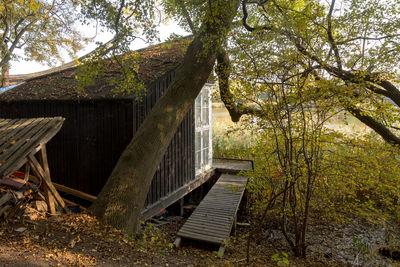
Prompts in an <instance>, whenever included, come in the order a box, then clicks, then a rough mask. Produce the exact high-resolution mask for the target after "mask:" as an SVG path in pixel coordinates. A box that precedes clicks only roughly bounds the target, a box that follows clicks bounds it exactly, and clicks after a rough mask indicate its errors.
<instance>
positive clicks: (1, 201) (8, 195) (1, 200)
mask: <svg viewBox="0 0 400 267" xmlns="http://www.w3.org/2000/svg"><path fill="white" fill-rule="evenodd" d="M11 198H12V194H11V193H10V192H7V193H5V194H4V195H3V196H2V197H1V198H0V207H1V206H3V204H5V203H7V202H8V201H9V200H10V199H11Z"/></svg>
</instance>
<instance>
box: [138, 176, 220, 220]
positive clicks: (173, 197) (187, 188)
mask: <svg viewBox="0 0 400 267" xmlns="http://www.w3.org/2000/svg"><path fill="white" fill-rule="evenodd" d="M214 174H215V169H210V171H209V172H207V173H205V174H204V173H203V174H200V175H198V176H197V179H195V180H193V181H191V182H190V183H188V184H186V185H184V186H182V187H181V188H179V189H178V190H175V191H174V192H172V193H171V194H169V195H167V196H165V197H163V198H161V199H160V200H158V201H157V202H155V203H154V204H152V205H150V206H149V207H146V208H145V209H144V210H143V211H142V216H140V219H141V220H144V219H147V218H150V217H151V216H153V215H154V214H156V213H157V212H158V211H160V210H161V209H164V208H166V207H168V206H170V205H172V204H173V203H175V202H176V201H178V200H179V199H181V198H182V197H184V196H185V195H187V194H189V193H190V192H192V191H193V190H194V189H196V188H197V187H199V186H200V185H202V184H203V183H205V182H207V181H208V180H209V179H210V178H211V177H213V176H214Z"/></svg>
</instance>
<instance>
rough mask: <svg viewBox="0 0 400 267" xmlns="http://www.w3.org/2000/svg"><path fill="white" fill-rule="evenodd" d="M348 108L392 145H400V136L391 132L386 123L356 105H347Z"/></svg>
mask: <svg viewBox="0 0 400 267" xmlns="http://www.w3.org/2000/svg"><path fill="white" fill-rule="evenodd" d="M346 110H347V111H348V112H350V114H352V115H353V116H354V117H356V118H357V119H358V120H360V121H361V122H362V123H364V124H365V125H367V126H368V127H370V128H371V129H372V130H374V131H375V132H376V133H377V134H379V135H380V136H381V137H382V138H383V139H384V140H385V141H386V142H388V143H390V144H392V145H400V138H399V137H397V136H396V135H395V134H394V133H393V132H391V131H390V130H389V129H388V128H387V127H386V126H385V125H383V124H382V123H380V122H378V121H376V120H375V119H374V118H372V117H371V116H369V115H366V114H364V113H363V112H362V111H361V110H360V109H357V108H355V107H347V108H346Z"/></svg>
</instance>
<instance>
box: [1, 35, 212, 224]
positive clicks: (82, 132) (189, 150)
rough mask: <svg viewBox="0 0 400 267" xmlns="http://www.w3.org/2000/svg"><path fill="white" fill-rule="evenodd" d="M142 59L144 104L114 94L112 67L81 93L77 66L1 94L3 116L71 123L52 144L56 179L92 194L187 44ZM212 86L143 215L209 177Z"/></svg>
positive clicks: (154, 50) (168, 156)
mask: <svg viewBox="0 0 400 267" xmlns="http://www.w3.org/2000/svg"><path fill="white" fill-rule="evenodd" d="M140 54H141V63H140V68H139V73H138V75H139V78H140V79H141V80H142V81H143V83H144V84H145V87H146V93H145V94H143V95H142V97H141V98H140V99H137V98H136V97H135V96H134V95H133V94H132V95H130V94H116V93H113V92H112V90H113V89H114V88H113V86H110V83H109V80H110V79H111V78H112V77H113V76H114V75H115V73H118V69H116V67H114V66H109V69H107V71H106V73H105V75H104V77H102V78H100V79H97V80H96V81H95V83H94V84H93V85H91V86H88V87H87V88H86V89H85V90H83V91H78V90H77V89H76V80H75V78H74V77H75V75H76V68H75V67H72V68H68V69H65V70H61V71H56V72H53V73H47V74H46V75H43V76H39V77H35V78H32V79H30V80H26V81H25V82H24V83H23V84H20V85H19V86H17V87H14V88H13V89H10V90H8V91H6V92H4V93H2V94H0V117H1V118H30V117H53V116H62V117H64V118H66V120H65V123H64V125H63V127H62V129H61V131H60V132H59V133H58V134H57V135H56V136H55V137H54V138H53V139H52V140H51V141H50V142H49V143H48V146H47V150H48V155H49V164H50V170H51V176H52V180H53V181H54V182H56V183H58V184H62V185H64V186H67V187H70V188H73V189H76V190H79V191H82V192H85V193H88V194H91V195H95V196H96V195H97V194H98V193H99V192H100V190H101V189H102V187H103V185H104V184H105V182H106V180H107V179H108V177H109V175H110V173H111V171H112V169H113V167H114V166H115V164H116V162H117V160H118V158H119V156H120V155H121V153H122V151H123V150H124V149H125V147H126V146H127V144H128V143H129V142H130V140H131V139H132V137H133V136H134V135H135V133H136V131H137V130H138V128H139V126H140V125H141V123H142V122H143V120H144V119H145V117H146V115H147V114H148V112H149V111H150V110H151V108H152V107H153V106H154V104H155V103H156V102H157V100H158V99H159V98H160V97H161V96H162V94H163V93H164V91H165V89H166V88H167V87H168V85H169V84H170V83H171V81H172V79H173V78H174V75H175V70H176V68H177V67H178V66H179V63H180V61H181V60H182V58H183V54H184V45H183V44H182V43H173V44H168V45H158V46H153V47H150V48H146V49H143V50H141V51H140ZM110 65H111V64H110ZM209 87H210V85H207V86H205V89H203V91H202V92H201V93H200V95H199V97H198V99H197V100H196V103H195V104H194V105H193V107H192V108H191V109H190V111H189V112H188V114H187V115H186V117H185V119H184V120H183V122H182V124H181V125H180V127H179V129H178V131H177V132H176V134H175V136H174V138H173V140H172V141H171V144H170V145H169V147H168V149H167V151H166V153H165V155H164V158H163V160H162V162H161V164H160V166H159V167H158V170H157V172H156V174H155V175H154V178H153V181H152V185H151V188H150V190H149V192H148V195H147V200H146V204H145V207H144V211H143V217H149V216H151V215H153V214H154V213H155V212H157V211H158V210H160V209H161V208H164V207H166V206H168V205H170V204H172V203H173V202H175V201H176V200H179V199H180V198H182V197H183V196H184V195H185V194H187V193H188V192H190V191H191V190H193V189H194V188H196V187H198V186H199V185H201V184H202V183H203V182H204V181H206V180H207V179H208V178H209V177H210V176H211V170H212V169H211V128H210V125H211V124H210V119H211V116H210V114H211V113H210V112H211V106H210V98H209V90H208V88H209Z"/></svg>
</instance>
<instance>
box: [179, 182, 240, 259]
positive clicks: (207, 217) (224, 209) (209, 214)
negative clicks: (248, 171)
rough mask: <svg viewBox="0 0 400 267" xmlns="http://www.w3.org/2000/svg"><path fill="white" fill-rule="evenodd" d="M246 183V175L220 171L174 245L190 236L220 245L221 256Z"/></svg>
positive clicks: (233, 225) (233, 223)
mask: <svg viewBox="0 0 400 267" xmlns="http://www.w3.org/2000/svg"><path fill="white" fill-rule="evenodd" d="M246 184H247V177H243V176H237V175H230V174H222V175H221V177H220V178H219V179H218V181H217V182H216V184H215V185H214V186H213V187H212V188H211V190H210V191H209V192H208V194H207V195H206V197H205V198H204V199H203V200H202V201H201V203H200V204H199V206H198V207H197V208H196V209H195V210H194V212H193V213H192V215H191V216H190V217H189V218H188V219H187V221H186V222H185V224H184V225H183V226H182V228H181V229H180V230H179V231H178V234H177V236H178V238H177V239H176V240H175V242H174V245H175V246H176V247H179V246H180V244H181V239H182V238H186V239H191V240H197V241H202V242H207V243H211V244H216V245H219V246H220V248H219V252H218V255H219V256H220V257H222V256H223V254H224V251H225V244H226V242H227V241H229V236H230V234H231V231H232V227H235V226H236V215H237V211H238V209H239V204H240V202H241V200H242V197H243V193H244V191H245V187H246Z"/></svg>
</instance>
